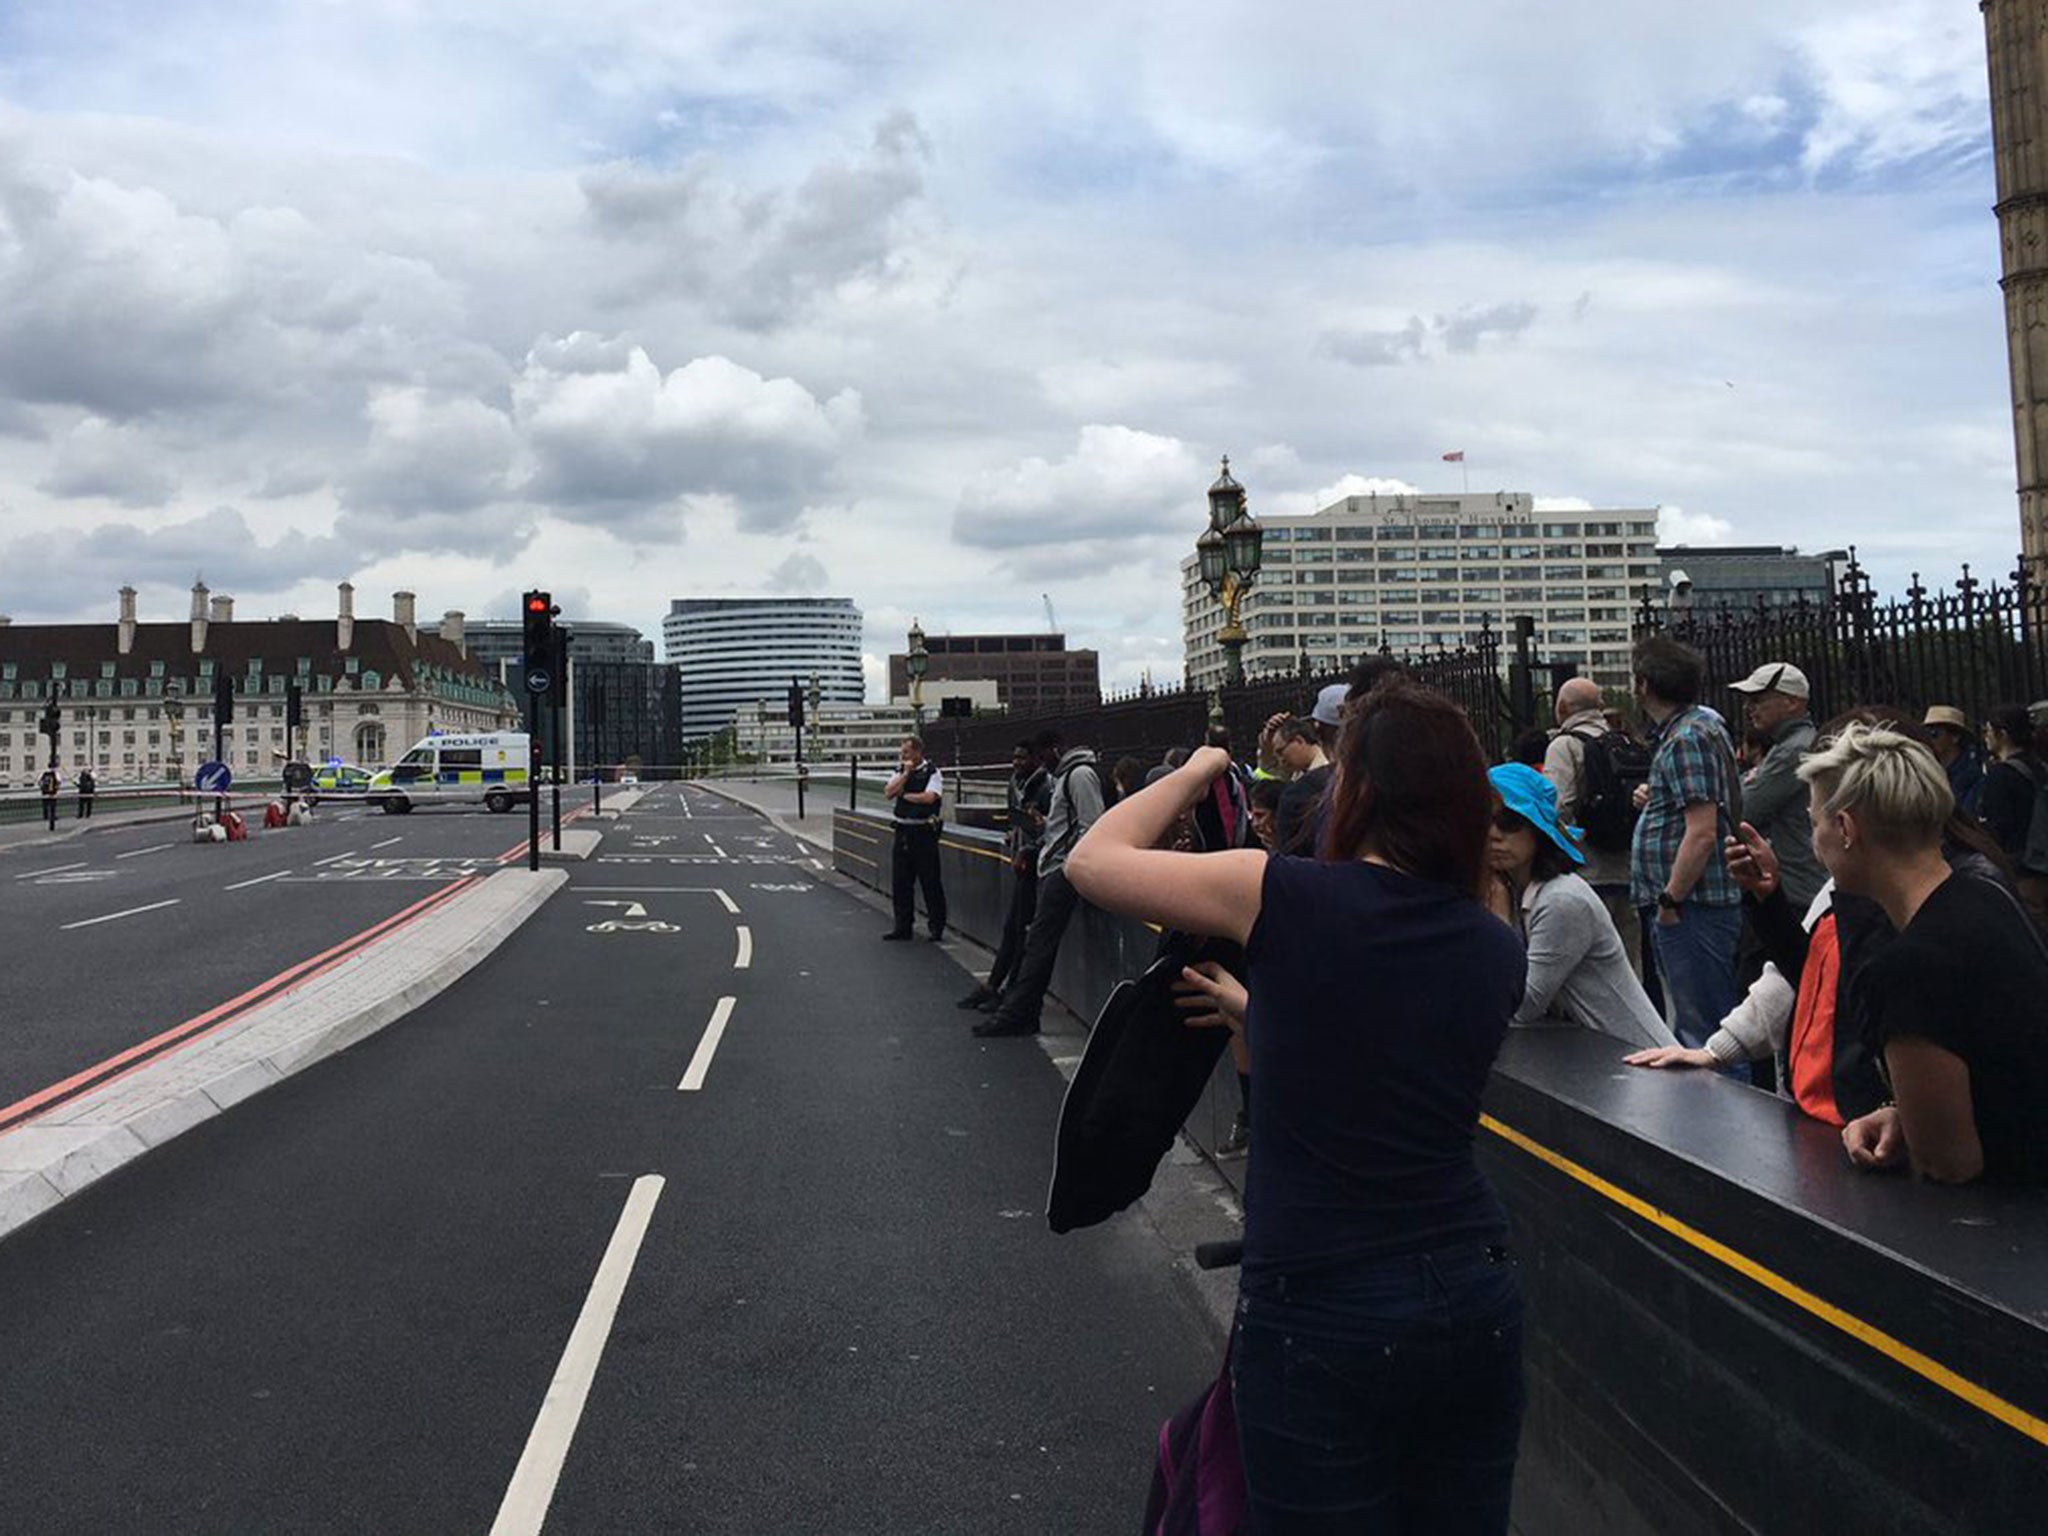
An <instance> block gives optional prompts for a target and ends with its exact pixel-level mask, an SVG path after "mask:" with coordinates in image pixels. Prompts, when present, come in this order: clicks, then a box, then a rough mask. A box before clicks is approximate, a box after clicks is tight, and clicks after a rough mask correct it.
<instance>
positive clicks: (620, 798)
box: [596, 789, 647, 821]
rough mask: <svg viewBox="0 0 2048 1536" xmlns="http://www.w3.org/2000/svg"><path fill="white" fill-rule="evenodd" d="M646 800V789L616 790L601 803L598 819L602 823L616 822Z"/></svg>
mask: <svg viewBox="0 0 2048 1536" xmlns="http://www.w3.org/2000/svg"><path fill="white" fill-rule="evenodd" d="M646 798H647V791H646V790H644V789H620V790H614V791H613V792H612V793H611V794H609V795H606V796H605V797H604V799H603V800H602V801H601V802H600V803H599V805H598V809H597V812H596V814H597V818H598V819H599V820H600V821H614V820H616V819H617V818H619V817H621V816H623V815H625V814H626V813H627V812H628V811H630V810H632V809H633V807H634V806H636V805H638V804H639V803H640V802H641V801H642V800H644V799H646Z"/></svg>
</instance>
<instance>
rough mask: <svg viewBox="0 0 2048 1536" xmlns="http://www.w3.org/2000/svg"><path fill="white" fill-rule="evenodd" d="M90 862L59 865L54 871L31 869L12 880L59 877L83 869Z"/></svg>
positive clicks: (82, 861) (82, 860)
mask: <svg viewBox="0 0 2048 1536" xmlns="http://www.w3.org/2000/svg"><path fill="white" fill-rule="evenodd" d="M90 862H92V861H91V860H89V859H80V860H79V861H78V862H77V863H76V864H59V865H58V866H57V867H56V868H55V869H32V870H30V871H29V872H28V873H27V874H25V875H16V876H15V877H14V878H15V879H17V880H37V879H40V878H41V877H42V876H44V875H61V874H63V873H64V872H65V871H67V870H72V869H83V868H85V866H86V865H87V864H89V863H90Z"/></svg>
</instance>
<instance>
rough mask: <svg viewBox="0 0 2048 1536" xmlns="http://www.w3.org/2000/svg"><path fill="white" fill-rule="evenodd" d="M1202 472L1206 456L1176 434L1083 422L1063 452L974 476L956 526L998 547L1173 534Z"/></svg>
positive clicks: (972, 540) (966, 540) (975, 541)
mask: <svg viewBox="0 0 2048 1536" xmlns="http://www.w3.org/2000/svg"><path fill="white" fill-rule="evenodd" d="M1202 475H1203V467H1202V464H1201V461H1200V460H1198V459H1197V458H1196V457H1195V456H1194V454H1193V453H1191V452H1190V451H1189V450H1188V447H1187V445H1186V444H1184V443H1182V442H1181V441H1180V440H1179V439H1177V438H1171V437H1161V436H1159V435H1158V434H1156V433H1151V432H1140V431H1137V430H1135V429H1133V428H1130V427H1125V426H1105V425H1091V426H1086V427H1083V428H1082V429H1081V432H1080V436H1079V438H1078V439H1077V440H1076V442H1075V445H1074V451H1073V452H1072V453H1070V454H1068V455H1067V457H1065V458H1064V459H1060V460H1057V461H1048V460H1046V459H1043V458H1039V457H1037V456H1035V455H1034V456H1033V457H1030V458H1026V459H1023V460H1021V461H1019V462H1018V463H1015V464H1012V465H1009V466H1007V467H1006V468H1002V469H994V470H989V471H987V472H985V473H983V474H980V475H977V476H976V477H975V478H974V479H973V480H971V481H970V482H969V483H968V484H967V485H966V486H965V487H964V488H963V489H962V491H961V493H960V505H959V510H958V511H957V512H956V513H955V515H954V519H953V532H954V536H955V537H956V538H958V539H959V540H960V541H961V543H963V544H968V545H975V546H979V547H981V548H984V549H993V550H1001V551H1018V550H1024V549H1035V548H1048V547H1056V546H1058V547H1066V548H1068V549H1071V546H1074V545H1083V546H1099V545H1118V544H1126V543H1129V542H1131V541H1134V540H1141V539H1147V538H1157V537H1160V536H1173V535H1176V534H1178V533H1179V532H1181V531H1182V527H1183V525H1184V524H1185V523H1186V522H1187V519H1188V515H1189V512H1188V508H1189V504H1190V503H1189V495H1188V491H1189V487H1190V486H1193V485H1199V484H1204V483H1205V482H1204V481H1203V479H1202ZM1197 531H1199V530H1197ZM1189 537H1190V538H1192V537H1193V535H1192V534H1190V535H1189Z"/></svg>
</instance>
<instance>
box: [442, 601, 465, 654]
mask: <svg viewBox="0 0 2048 1536" xmlns="http://www.w3.org/2000/svg"><path fill="white" fill-rule="evenodd" d="M441 638H442V639H443V640H446V641H447V642H449V644H451V645H453V646H454V647H455V649H457V650H458V651H460V652H462V654H463V655H465V656H467V655H468V654H469V646H468V645H467V643H465V642H464V640H463V638H462V610H461V609H460V608H450V609H449V610H448V611H447V612H446V613H444V614H442V615H441Z"/></svg>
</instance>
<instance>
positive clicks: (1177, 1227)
mask: <svg viewBox="0 0 2048 1536" xmlns="http://www.w3.org/2000/svg"><path fill="white" fill-rule="evenodd" d="M701 787H703V788H705V789H709V788H710V787H711V786H710V785H708V784H706V785H703V786H701ZM725 798H727V799H728V800H733V801H735V802H737V803H738V804H741V805H745V804H746V802H745V801H744V800H740V799H739V797H738V796H736V795H727V796H726V797H725ZM748 808H749V809H750V810H751V809H757V807H752V806H749V807H748ZM785 830H787V829H785ZM816 878H817V880H818V882H819V883H820V884H827V885H831V886H832V887H833V888H835V889H837V890H842V891H845V892H847V893H848V894H849V895H851V896H852V897H853V898H854V899H855V900H856V901H859V902H861V903H863V904H864V905H866V906H868V907H869V908H871V909H873V910H874V911H875V912H877V913H879V914H882V915H883V916H893V912H892V909H891V907H890V905H889V902H888V899H887V898H886V897H884V896H883V895H881V893H880V892H878V891H876V890H875V889H874V888H873V887H872V886H868V885H864V884H862V883H861V882H860V881H858V880H855V879H853V878H852V877H850V876H848V875H844V874H841V873H840V872H839V871H837V870H828V871H827V872H826V873H825V874H823V875H820V876H817V877H816ZM939 948H940V949H942V950H944V951H945V952H946V956H947V958H948V959H950V960H952V961H953V963H954V964H955V965H957V966H959V967H960V968H961V970H962V971H964V972H965V973H966V974H967V975H968V976H969V977H971V978H973V979H975V980H977V981H979V980H981V979H982V978H984V977H986V976H987V975H988V969H989V965H990V963H991V962H992V961H993V960H994V958H995V955H994V952H993V951H991V950H989V949H987V948H986V947H984V946H983V945H981V944H980V943H978V942H976V941H975V940H973V939H970V938H968V937H966V936H965V935H963V934H959V933H952V934H949V935H948V936H947V937H946V938H945V939H944V940H943V941H942V942H941V943H940V945H939ZM981 1017H983V1015H979V1014H973V1013H966V1012H963V1013H962V1014H961V1015H960V1019H961V1026H960V1027H961V1028H962V1029H963V1030H965V1029H968V1028H970V1027H971V1026H972V1024H973V1023H975V1022H977V1021H978V1020H979V1019H980V1018H981ZM1040 1018H1041V1022H1042V1028H1041V1029H1040V1031H1039V1034H1038V1036H1037V1039H1038V1047H1039V1049H1040V1050H1042V1051H1044V1052H1045V1054H1046V1056H1047V1058H1048V1059H1049V1060H1050V1061H1051V1062H1052V1064H1053V1068H1054V1070H1055V1071H1057V1072H1058V1073H1059V1074H1060V1077H1061V1078H1062V1079H1063V1080H1064V1081H1066V1082H1069V1083H1071V1082H1072V1081H1073V1080H1074V1073H1075V1071H1076V1070H1077V1069H1078V1068H1079V1067H1080V1065H1081V1050H1082V1047H1083V1046H1085V1045H1086V1044H1087V1043H1088V1031H1089V1028H1090V1024H1089V1021H1088V1020H1086V1019H1083V1018H1081V1017H1080V1016H1079V1015H1078V1014H1076V1013H1075V1012H1074V1011H1073V1010H1072V1009H1070V1008H1068V1007H1067V1006H1066V1004H1064V1003H1062V1002H1061V1001H1060V1000H1059V999H1058V998H1057V997H1054V996H1053V995H1052V994H1051V993H1048V994H1046V999H1045V1008H1044V1011H1043V1013H1042V1014H1041V1015H1040ZM1008 1044H1009V1042H1008V1041H1006V1040H992V1041H990V1042H989V1046H990V1048H991V1049H1003V1048H1005V1047H1007V1046H1008ZM1131 1216H1135V1217H1136V1218H1137V1219H1138V1220H1140V1221H1142V1222H1143V1223H1144V1224H1145V1226H1146V1227H1147V1228H1148V1229H1149V1230H1150V1231H1151V1233H1152V1235H1153V1237H1154V1238H1156V1239H1157V1240H1158V1242H1159V1244H1160V1246H1161V1247H1162V1248H1163V1249H1165V1250H1166V1256H1167V1262H1168V1264H1169V1265H1170V1267H1171V1268H1172V1270H1173V1273H1174V1276H1175V1278H1176V1279H1178V1280H1179V1281H1180V1282H1181V1284H1182V1287H1183V1290H1184V1292H1185V1293H1186V1295H1187V1296H1188V1297H1189V1299H1190V1300H1191V1301H1192V1302H1193V1303H1194V1305H1195V1307H1196V1309H1197V1311H1198V1315H1200V1316H1201V1318H1202V1319H1203V1320H1204V1321H1205V1322H1206V1323H1208V1324H1209V1326H1210V1328H1211V1329H1212V1330H1213V1331H1214V1333H1215V1336H1216V1341H1217V1344H1218V1346H1219V1347H1220V1346H1221V1345H1222V1344H1223V1343H1224V1342H1225V1341H1226V1340H1228V1339H1229V1337H1230V1330H1231V1326H1232V1323H1233V1320H1234V1318H1235V1316H1236V1312H1237V1271H1236V1270H1234V1269H1218V1270H1205V1269H1203V1268H1201V1267H1200V1266H1199V1265H1197V1264H1196V1263H1195V1248H1196V1246H1197V1245H1198V1244H1201V1243H1207V1242H1214V1241H1218V1240H1220V1239H1223V1238H1226V1237H1241V1236H1243V1234H1244V1207H1243V1206H1242V1205H1240V1204H1239V1203H1238V1198H1237V1191H1236V1190H1235V1189H1233V1188H1232V1187H1231V1185H1230V1182H1229V1180H1227V1179H1225V1178H1224V1177H1223V1176H1222V1175H1221V1174H1220V1173H1218V1172H1217V1171H1216V1167H1215V1165H1214V1164H1213V1163H1211V1162H1210V1161H1209V1159H1208V1157H1207V1156H1206V1155H1204V1154H1203V1153H1202V1151H1201V1150H1200V1149H1199V1148H1197V1147H1196V1145H1195V1144H1194V1142H1192V1141H1191V1140H1189V1139H1188V1138H1187V1137H1186V1136H1185V1135H1183V1136H1180V1137H1178V1138H1176V1139H1175V1141H1174V1144H1173V1149H1172V1150H1171V1151H1170V1152H1168V1153H1167V1155H1166V1158H1165V1160H1164V1161H1163V1162H1161V1163H1160V1165H1159V1171H1158V1172H1157V1173H1156V1174H1155V1175H1153V1179H1152V1187H1151V1188H1150V1189H1148V1190H1147V1191H1146V1192H1145V1194H1144V1196H1143V1198H1141V1199H1140V1200H1139V1201H1138V1203H1137V1204H1136V1205H1134V1206H1132V1207H1131V1208H1130V1209H1129V1210H1128V1211H1126V1212H1125V1213H1124V1217H1131ZM1118 1219H1124V1218H1118Z"/></svg>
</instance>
